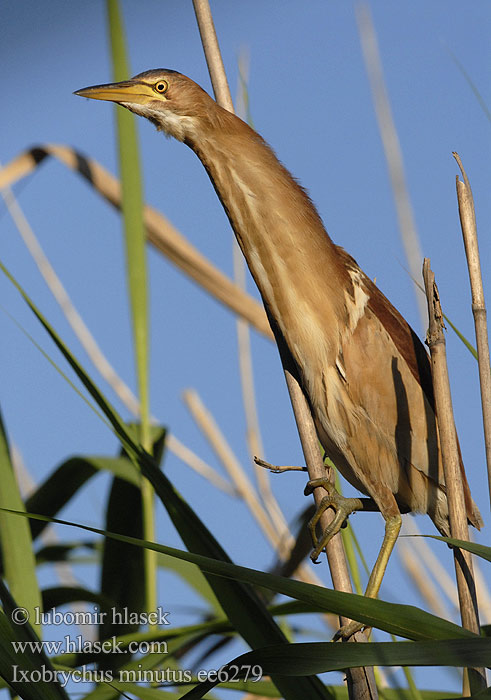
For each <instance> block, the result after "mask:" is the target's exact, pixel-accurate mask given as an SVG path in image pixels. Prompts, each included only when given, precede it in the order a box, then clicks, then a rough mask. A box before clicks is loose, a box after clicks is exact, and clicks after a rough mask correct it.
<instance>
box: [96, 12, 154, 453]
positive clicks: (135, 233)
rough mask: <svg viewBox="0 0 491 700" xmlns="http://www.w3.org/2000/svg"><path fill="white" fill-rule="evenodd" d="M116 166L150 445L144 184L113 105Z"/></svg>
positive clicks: (122, 65)
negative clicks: (120, 193) (119, 185)
mask: <svg viewBox="0 0 491 700" xmlns="http://www.w3.org/2000/svg"><path fill="white" fill-rule="evenodd" d="M107 12H108V18H109V36H110V44H111V57H112V64H113V77H114V80H115V81H119V80H126V79H128V78H129V77H130V76H129V67H128V60H127V57H126V48H125V38H124V27H123V22H122V19H121V14H120V11H119V3H118V0H108V1H107ZM115 115H116V124H117V134H118V154H119V168H120V174H121V188H122V204H123V206H122V211H123V222H124V231H125V242H126V270H127V278H128V291H129V296H130V306H131V317H132V323H133V334H134V345H135V357H136V367H137V376H138V389H139V395H140V403H141V421H142V432H143V435H142V440H141V442H142V444H143V446H144V447H145V449H146V450H148V451H149V450H150V448H151V438H150V420H149V395H148V352H149V350H148V301H147V297H148V291H147V290H148V284H147V266H146V255H145V240H146V237H145V228H144V225H143V187H142V177H141V168H140V157H139V150H138V141H137V133H136V124H135V118H134V116H133V115H132V114H131V113H130V112H128V111H127V110H125V109H122V108H121V107H118V106H116V107H115Z"/></svg>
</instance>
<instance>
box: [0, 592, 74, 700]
mask: <svg viewBox="0 0 491 700" xmlns="http://www.w3.org/2000/svg"><path fill="white" fill-rule="evenodd" d="M0 600H1V601H2V605H3V610H0V676H1V677H2V678H3V679H4V680H5V681H6V682H7V684H8V685H9V686H10V687H11V688H13V689H14V690H15V691H16V693H17V695H18V696H19V697H21V698H24V700H68V696H67V694H66V693H65V691H64V690H63V688H62V686H61V685H60V684H59V683H58V682H57V679H56V674H55V671H54V669H53V666H52V665H51V661H50V659H49V658H48V656H47V655H46V654H45V652H44V651H43V650H40V651H33V650H32V649H31V648H30V646H29V645H30V643H35V642H38V643H39V640H38V637H37V636H36V633H35V632H34V630H33V628H32V627H31V625H30V624H29V622H27V621H26V622H25V623H24V624H16V625H15V624H14V623H13V619H14V618H15V615H14V611H16V610H17V609H18V601H16V600H14V599H13V598H12V596H11V594H10V592H9V591H8V589H7V587H6V586H5V584H4V582H3V580H2V579H0ZM13 615H14V618H13ZM17 619H19V618H17ZM32 619H35V618H32ZM17 642H21V644H22V643H26V648H25V649H24V650H21V649H16V648H15V645H16V643H17ZM20 671H24V672H25V673H26V674H27V679H25V678H23V676H22V674H21V673H20Z"/></svg>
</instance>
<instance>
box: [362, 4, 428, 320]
mask: <svg viewBox="0 0 491 700" xmlns="http://www.w3.org/2000/svg"><path fill="white" fill-rule="evenodd" d="M356 20H357V24H358V32H359V35H360V42H361V47H362V50H363V56H364V59H365V67H366V71H367V74H368V78H369V81H370V86H371V90H372V99H373V102H374V106H375V112H376V115H377V121H378V127H379V131H380V136H381V139H382V144H383V147H384V153H385V159H386V161H387V168H388V170H389V177H390V183H391V185H392V192H393V194H394V203H395V206H396V211H397V218H398V221H399V229H400V232H401V238H402V243H403V246H404V251H405V254H406V259H407V261H408V265H409V269H410V272H411V276H412V277H413V278H414V279H416V280H420V279H421V270H420V265H421V258H422V257H423V256H422V254H421V246H420V244H419V238H418V234H417V230H416V223H415V220H414V214H413V210H412V206H411V201H410V199H409V192H408V188H407V184H406V176H405V173H404V160H403V157H402V149H401V145H400V142H399V137H398V135H397V129H396V126H395V124H394V118H393V116H392V110H391V107H390V102H389V96H388V93H387V88H386V85H385V79H384V73H383V68H382V61H381V58H380V52H379V48H378V42H377V35H376V32H375V27H374V25H373V20H372V16H371V13H370V8H369V6H368V4H365V3H363V4H361V3H360V4H359V5H357V7H356ZM416 302H417V304H418V309H419V313H420V318H421V323H422V325H423V326H424V324H425V321H426V304H425V300H424V298H423V296H422V295H420V294H416Z"/></svg>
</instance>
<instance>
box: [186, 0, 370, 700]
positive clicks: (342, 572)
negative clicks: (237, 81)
mask: <svg viewBox="0 0 491 700" xmlns="http://www.w3.org/2000/svg"><path fill="white" fill-rule="evenodd" d="M193 4H194V9H195V12H196V19H197V21H198V25H199V30H200V34H201V37H202V39H203V49H204V52H205V57H206V62H207V64H208V70H209V73H210V78H211V81H212V85H213V90H214V92H215V97H216V100H217V102H218V104H221V106H222V107H225V109H229V110H230V111H233V106H232V99H231V97H230V91H228V94H227V89H228V84H227V79H226V77H225V70H224V67H223V61H222V58H221V54H220V48H219V46H218V41H217V38H216V33H215V28H214V26H213V20H212V17H211V10H210V6H209V2H208V0H193ZM279 350H280V356H281V360H282V364H283V369H284V372H285V378H286V383H287V386H288V391H289V393H290V399H291V402H292V407H293V412H294V414H295V420H296V422H297V427H298V431H299V435H300V440H301V443H302V448H303V451H304V456H305V461H306V463H307V468H308V471H309V476H310V478H311V479H312V478H315V477H316V476H317V477H321V476H325V468H324V464H323V462H322V459H321V456H320V450H319V445H318V441H317V434H316V432H315V427H314V422H313V419H312V416H311V414H310V410H309V408H308V404H307V400H306V398H305V396H304V394H303V391H302V389H301V388H300V384H299V383H298V380H297V379H296V377H295V376H294V373H293V374H292V373H291V372H290V371H289V364H290V362H289V356H288V353H287V352H285V348H283V349H282V348H281V347H280V348H279ZM316 494H317V495H316ZM321 494H322V496H323V495H324V493H323V489H321V488H317V489H315V490H314V499H315V500H316V503H318V501H320V499H321ZM332 517H333V513H332V511H329V512H328V511H326V512H325V513H324V516H323V518H322V519H321V525H322V526H323V527H324V523H327V520H329V521H330V520H331V519H332ZM326 555H327V558H328V562H329V568H330V570H331V576H332V578H333V585H334V588H336V590H343V591H349V592H351V591H352V589H351V581H350V578H349V572H348V566H347V563H346V557H345V555H344V550H343V545H342V540H341V537H340V536H339V535H338V536H336V537H333V538H332V540H331V541H330V542H329V545H328V546H327V547H326ZM356 639H357V640H360V641H361V640H364V641H366V638H365V636H364V635H363V634H357V635H356ZM347 677H348V689H349V694H350V697H351V698H352V699H356V700H362V699H363V700H366V699H368V698H377V697H378V695H377V689H376V686H375V679H374V676H373V669H364V668H359V669H350V670H349V672H348V674H347Z"/></svg>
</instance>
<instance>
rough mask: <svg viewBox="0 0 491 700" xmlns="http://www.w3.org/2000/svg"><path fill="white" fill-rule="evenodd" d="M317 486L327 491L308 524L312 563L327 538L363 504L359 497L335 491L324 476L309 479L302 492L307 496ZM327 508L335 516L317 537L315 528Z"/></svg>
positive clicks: (332, 535) (326, 541) (338, 529)
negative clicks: (312, 546)
mask: <svg viewBox="0 0 491 700" xmlns="http://www.w3.org/2000/svg"><path fill="white" fill-rule="evenodd" d="M319 486H320V487H322V488H323V489H325V490H326V491H327V496H324V498H323V499H322V500H321V502H320V503H319V505H318V507H317V510H316V511H315V514H314V517H313V518H312V520H311V521H310V522H309V525H308V527H309V530H310V535H311V537H312V543H313V545H314V551H313V552H312V553H311V555H310V558H311V559H312V561H313V562H314V564H317V563H318V562H317V559H318V557H319V554H320V553H321V552H322V550H323V549H324V547H325V546H326V545H327V543H328V542H329V540H330V539H331V538H332V537H334V535H336V534H337V533H338V532H339V531H340V529H341V528H342V527H343V526H344V525H345V523H346V520H347V519H348V517H349V516H350V515H351V513H353V511H355V510H361V509H362V508H363V504H362V502H361V500H360V499H359V498H345V497H344V496H341V494H339V493H338V492H337V491H336V489H335V488H334V486H333V484H332V483H331V482H330V481H329V479H327V478H326V477H321V478H320V479H311V480H310V481H309V482H308V483H307V485H306V487H305V489H304V494H305V495H306V496H308V495H309V494H311V493H312V491H314V489H316V488H318V487H319ZM328 508H332V509H333V510H334V511H335V516H334V518H333V520H332V522H331V523H330V525H329V526H328V527H327V528H326V529H325V530H324V532H323V533H322V537H321V538H320V539H318V538H317V534H316V531H315V529H316V526H317V523H318V522H319V520H320V518H321V516H322V515H323V513H324V512H325V511H326V510H327V509H328Z"/></svg>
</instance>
